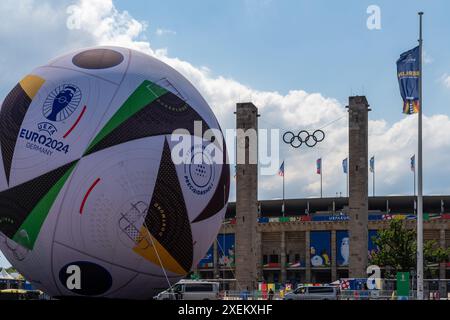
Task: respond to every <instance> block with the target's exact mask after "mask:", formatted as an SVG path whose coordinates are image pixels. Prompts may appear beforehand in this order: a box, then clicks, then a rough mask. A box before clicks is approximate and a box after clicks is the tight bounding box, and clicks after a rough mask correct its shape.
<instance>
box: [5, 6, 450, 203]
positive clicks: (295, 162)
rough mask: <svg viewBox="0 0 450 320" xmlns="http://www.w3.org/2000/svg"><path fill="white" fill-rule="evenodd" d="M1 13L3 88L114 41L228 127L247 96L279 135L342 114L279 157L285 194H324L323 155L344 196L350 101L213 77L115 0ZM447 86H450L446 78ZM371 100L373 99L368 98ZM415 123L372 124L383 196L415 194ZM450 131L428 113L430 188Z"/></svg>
mask: <svg viewBox="0 0 450 320" xmlns="http://www.w3.org/2000/svg"><path fill="white" fill-rule="evenodd" d="M71 4H75V5H76V6H78V8H79V9H80V10H76V11H75V12H74V13H72V14H74V15H75V16H74V17H72V18H76V19H79V22H80V23H79V29H74V30H69V29H68V28H67V27H66V20H67V18H68V15H67V13H66V9H67V6H68V5H71ZM34 12H37V13H36V15H35V14H34ZM30 17H31V18H30ZM49 17H50V18H49ZM0 18H1V19H2V21H9V22H10V23H8V24H7V26H4V25H5V24H3V25H2V27H1V28H2V29H0V41H1V43H6V44H8V46H7V47H6V48H4V49H3V53H2V57H3V58H4V60H3V61H2V64H3V65H4V66H5V68H4V69H7V70H5V72H4V73H3V74H4V76H3V75H0V77H2V78H0V85H2V86H3V85H4V84H5V83H8V86H9V87H12V85H13V84H14V82H16V81H17V79H19V78H20V76H21V75H19V73H20V74H22V75H23V74H25V73H26V72H27V71H28V70H30V69H31V68H32V67H33V66H34V64H40V63H44V62H45V61H46V60H49V59H50V58H52V57H53V56H55V55H57V54H59V53H61V52H64V51H67V50H71V49H72V48H75V47H79V46H87V45H95V44H114V45H121V46H126V47H130V48H133V49H136V50H140V51H143V52H145V53H147V54H150V55H153V56H156V57H158V58H159V59H161V60H162V61H164V62H166V63H168V64H169V65H171V66H172V67H174V68H175V69H177V70H178V71H179V72H181V73H182V74H183V75H184V76H186V77H187V78H188V79H189V80H190V81H191V82H192V83H193V84H194V86H196V87H197V88H198V90H199V91H200V92H201V93H202V95H203V96H204V97H205V99H206V100H207V101H208V102H209V104H210V105H211V107H212V109H213V110H214V113H215V114H216V116H217V117H218V119H219V122H220V123H221V126H222V128H223V129H226V128H233V127H234V126H235V118H234V114H233V111H234V110H235V105H236V103H237V102H243V101H253V102H254V103H255V105H256V106H257V107H258V108H259V112H260V114H261V117H260V118H259V121H260V122H259V126H260V127H261V128H281V132H284V130H287V129H292V130H294V129H316V128H319V127H322V126H323V125H324V124H327V123H329V122H331V121H333V120H336V119H338V118H342V119H341V120H339V121H337V122H336V123H333V124H331V125H329V126H328V127H326V128H325V129H324V130H325V132H326V134H327V136H326V139H325V141H324V142H322V143H320V144H319V145H318V146H317V147H315V148H312V149H306V148H303V147H302V148H300V149H296V150H294V149H292V148H290V147H288V146H286V145H284V144H283V143H282V142H280V143H281V146H280V147H281V158H282V159H285V160H286V177H285V178H286V195H287V197H310V196H317V195H318V194H319V190H320V183H319V176H318V175H317V174H316V173H315V160H316V159H317V158H319V157H322V158H323V172H324V175H323V178H324V195H326V196H334V195H335V194H336V192H342V193H343V194H345V190H346V187H345V181H346V179H345V175H344V174H343V173H342V167H341V161H342V159H344V158H345V157H347V152H348V144H347V126H346V124H347V119H346V109H345V108H344V106H343V105H344V103H346V102H339V101H337V100H336V99H334V98H331V97H324V96H323V95H322V94H320V93H310V92H305V91H304V90H301V89H295V90H291V91H289V92H288V93H287V94H281V93H279V92H276V91H261V90H257V89H254V88H251V87H249V86H247V85H244V84H242V83H240V82H239V81H237V80H236V79H232V78H228V77H223V76H220V75H215V74H214V73H213V72H212V71H211V70H210V69H208V68H206V67H199V66H194V65H192V64H191V63H189V62H187V61H184V60H183V59H181V58H177V57H172V56H170V54H169V53H168V51H167V50H166V49H157V48H153V47H152V46H151V44H150V42H149V41H148V40H146V39H145V35H144V33H145V30H146V23H145V22H141V21H138V20H136V19H134V18H133V17H132V16H131V15H130V14H129V13H128V12H126V11H118V10H117V9H116V8H115V6H114V4H113V2H112V1H111V0H90V1H87V0H79V1H77V2H66V3H64V4H61V3H60V2H56V1H50V0H47V1H39V2H34V1H32V0H27V1H22V2H21V5H20V6H17V1H11V0H6V1H2V2H1V4H0ZM5 28H7V29H5ZM16 39H21V41H16ZM19 49H20V50H19ZM18 56H21V59H19V57H18ZM5 62H8V63H5ZM10 62H12V63H10ZM443 83H444V84H446V85H448V86H449V87H450V77H449V76H448V75H447V76H446V78H445V79H443ZM318 89H320V88H318ZM5 93H6V92H5ZM368 99H369V101H370V97H368ZM416 120H417V117H416V116H410V117H405V118H404V119H402V120H401V121H399V122H397V123H394V124H392V125H389V124H388V123H387V122H386V121H384V120H372V121H370V124H369V132H370V136H369V151H370V154H375V156H376V170H377V171H376V174H377V193H378V194H405V193H411V192H412V176H411V172H410V171H409V157H410V156H411V155H412V154H413V153H415V150H416V136H417V135H416V122H417V121H416ZM449 134H450V120H449V118H448V116H445V115H434V116H430V117H425V118H424V141H425V143H424V168H425V169H424V170H425V181H424V182H425V191H426V192H428V193H449V192H450V187H449V186H448V183H447V182H445V181H443V180H442V179H441V177H443V176H445V175H446V176H450V165H449V163H450V148H449V147H450V145H449V143H450V136H449ZM232 181H234V180H232ZM281 183H282V180H281V178H280V177H279V176H277V175H274V176H270V177H261V178H260V190H259V196H260V198H263V199H270V198H276V197H278V198H279V197H281ZM233 197H234V195H232V198H233Z"/></svg>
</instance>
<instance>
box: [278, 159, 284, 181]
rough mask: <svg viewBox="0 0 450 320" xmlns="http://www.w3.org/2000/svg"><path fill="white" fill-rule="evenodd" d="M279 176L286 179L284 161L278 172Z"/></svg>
mask: <svg viewBox="0 0 450 320" xmlns="http://www.w3.org/2000/svg"><path fill="white" fill-rule="evenodd" d="M278 175H279V176H280V177H284V161H283V163H282V164H281V166H280V169H279V170H278Z"/></svg>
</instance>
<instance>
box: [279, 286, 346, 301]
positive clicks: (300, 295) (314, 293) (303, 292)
mask: <svg viewBox="0 0 450 320" xmlns="http://www.w3.org/2000/svg"><path fill="white" fill-rule="evenodd" d="M338 295H339V288H338V287H333V286H317V287H307V286H300V287H298V288H297V289H295V290H294V291H292V292H289V293H286V294H285V296H284V300H337V299H338Z"/></svg>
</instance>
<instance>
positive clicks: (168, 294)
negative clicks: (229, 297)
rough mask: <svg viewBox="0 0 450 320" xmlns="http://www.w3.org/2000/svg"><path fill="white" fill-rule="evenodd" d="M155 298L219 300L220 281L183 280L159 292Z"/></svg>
mask: <svg viewBox="0 0 450 320" xmlns="http://www.w3.org/2000/svg"><path fill="white" fill-rule="evenodd" d="M154 299H155V300H218V299H219V283H217V282H208V281H201V280H181V281H179V282H178V283H176V284H175V285H173V286H172V288H169V289H167V290H165V291H163V292H161V293H159V294H158V295H157V296H156V297H154Z"/></svg>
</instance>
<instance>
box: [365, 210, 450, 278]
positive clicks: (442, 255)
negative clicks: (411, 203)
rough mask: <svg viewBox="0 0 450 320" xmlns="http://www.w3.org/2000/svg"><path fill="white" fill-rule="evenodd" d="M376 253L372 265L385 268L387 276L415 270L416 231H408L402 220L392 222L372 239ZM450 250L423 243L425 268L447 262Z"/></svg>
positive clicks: (434, 244) (431, 242) (435, 243)
mask: <svg viewBox="0 0 450 320" xmlns="http://www.w3.org/2000/svg"><path fill="white" fill-rule="evenodd" d="M373 242H374V244H375V245H376V246H377V247H378V251H377V252H376V253H375V254H374V255H373V257H372V263H373V264H376V265H378V266H380V267H386V270H387V275H388V276H391V275H395V274H396V273H397V272H401V271H403V272H405V271H411V270H414V269H416V261H417V260H416V258H417V256H416V249H417V241H416V230H415V229H408V228H407V227H406V224H405V221H404V220H396V219H394V220H392V221H391V222H390V224H389V228H387V229H385V230H379V231H378V236H377V237H375V238H374V239H373ZM449 256H450V248H442V247H439V245H438V243H437V242H436V241H435V240H430V241H425V242H424V265H425V268H429V267H431V266H436V265H437V264H439V263H442V262H446V261H448V260H449Z"/></svg>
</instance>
